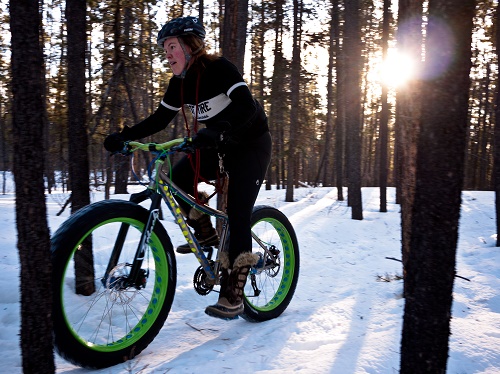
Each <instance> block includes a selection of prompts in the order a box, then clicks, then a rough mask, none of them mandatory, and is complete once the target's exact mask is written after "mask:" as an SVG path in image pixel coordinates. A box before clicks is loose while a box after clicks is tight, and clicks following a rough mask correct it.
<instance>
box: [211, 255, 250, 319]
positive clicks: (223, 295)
mask: <svg viewBox="0 0 500 374" xmlns="http://www.w3.org/2000/svg"><path fill="white" fill-rule="evenodd" d="M258 260H259V257H258V256H257V255H255V254H253V253H251V252H245V253H241V254H240V255H239V256H238V257H237V258H236V260H235V261H234V264H233V267H232V269H228V265H229V259H228V257H227V254H226V253H221V258H220V261H221V265H222V276H221V284H220V294H219V300H218V301H217V303H216V304H215V305H210V306H208V307H207V308H206V309H205V313H206V314H208V315H209V316H212V317H216V318H222V319H226V320H231V319H236V318H238V316H239V315H240V314H241V313H243V309H244V308H243V289H244V288H245V283H246V281H247V277H248V273H249V272H250V268H251V267H252V266H254V265H255V264H256V263H257V261H258Z"/></svg>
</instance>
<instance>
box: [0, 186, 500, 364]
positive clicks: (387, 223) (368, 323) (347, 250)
mask: <svg viewBox="0 0 500 374" xmlns="http://www.w3.org/2000/svg"><path fill="white" fill-rule="evenodd" d="M133 190H134V189H133V188H129V192H133ZM362 192H363V208H364V210H363V214H364V219H363V220H362V221H356V220H352V219H351V211H350V208H349V207H347V204H346V201H338V200H337V190H336V188H299V189H296V190H295V192H294V197H295V201H294V202H292V203H286V202H284V200H285V190H276V189H275V188H273V189H272V190H271V191H264V190H262V191H261V193H260V195H259V198H258V201H257V204H266V205H271V206H274V207H277V208H279V209H280V210H281V211H282V212H284V213H285V214H286V215H287V216H288V217H289V219H290V221H291V222H292V224H293V226H294V227H295V230H296V233H297V236H298V240H299V245H300V252H301V269H300V278H299V283H298V286H297V290H296V292H295V296H294V298H293V300H292V302H291V303H290V305H289V307H288V309H287V310H286V311H285V312H284V313H283V314H282V315H281V316H280V317H279V318H277V319H274V320H271V321H267V322H262V323H250V322H247V321H245V320H243V319H238V320H235V321H222V320H218V319H214V318H210V317H208V316H206V315H205V313H204V309H205V306H206V305H208V304H212V303H214V302H215V301H216V299H217V294H216V293H211V294H209V295H208V296H205V297H203V296H199V295H198V294H196V292H195V291H194V289H193V287H192V277H193V273H194V271H195V269H196V268H197V267H198V263H197V262H196V259H195V258H194V256H191V255H177V261H178V286H177V291H176V296H175V300H174V304H173V306H172V311H171V313H170V315H169V317H168V319H167V322H166V324H165V326H164V327H163V329H162V330H161V331H160V333H159V335H158V336H157V337H156V339H155V340H154V341H153V343H151V345H150V346H149V347H148V348H146V349H145V350H144V351H143V352H142V353H141V354H140V355H139V356H138V357H136V358H135V359H134V360H131V361H129V362H126V363H123V364H120V365H117V366H114V367H112V368H108V369H103V370H96V371H94V372H95V373H97V374H101V373H102V374H104V373H106V374H108V373H113V374H114V373H167V372H169V373H202V372H203V373H234V372H238V373H266V374H270V373H284V372H287V373H288V372H294V373H335V374H337V373H339V374H350V373H373V374H375V373H377V374H379V373H382V374H384V373H397V372H398V371H399V351H400V341H401V328H402V317H403V310H404V299H403V298H402V296H401V295H402V289H403V283H402V281H401V280H400V279H399V276H400V275H401V273H402V270H401V264H400V263H399V262H397V261H394V260H391V259H388V257H389V258H396V259H400V258H401V244H400V241H401V238H400V235H401V234H400V215H399V206H398V205H396V204H395V203H394V193H395V190H394V189H389V190H388V201H389V204H388V212H387V213H380V212H378V209H379V190H378V188H363V190H362ZM346 194H347V191H345V196H346ZM66 197H67V194H64V193H63V192H61V191H56V192H54V193H53V194H52V195H47V207H48V222H49V226H50V229H51V232H55V230H56V229H57V227H58V226H59V225H60V224H61V223H62V222H63V221H64V220H65V219H66V218H67V216H68V212H67V211H65V212H64V213H63V214H62V216H60V217H58V216H56V213H57V212H58V211H59V210H60V204H61V201H64V199H65V198H66ZM113 197H117V196H116V195H115V196H113ZM118 197H119V198H123V199H128V197H127V196H125V195H122V196H118ZM102 198H103V193H102V192H93V193H92V201H98V200H100V199H102ZM462 200H463V201H462V216H461V221H460V238H459V245H458V250H457V274H458V275H459V276H461V277H465V278H467V279H468V280H470V281H468V280H465V279H462V278H456V280H455V287H454V295H453V296H454V303H453V309H452V314H453V318H452V323H451V330H452V335H451V337H450V352H449V356H450V357H449V360H448V371H447V372H448V373H449V374H472V373H488V374H491V373H500V350H499V349H498V347H500V261H498V258H499V255H500V249H499V248H496V247H495V236H494V233H495V212H494V194H493V192H478V191H466V192H464V193H463V197H462ZM14 204H15V195H14V193H13V188H12V186H10V188H9V189H8V193H7V194H5V195H0V224H1V227H2V229H1V231H0V287H1V290H2V291H1V293H0V372H2V373H7V372H8V373H9V374H18V373H21V372H22V367H21V356H20V353H21V352H20V347H19V341H18V339H19V338H18V336H19V328H20V316H19V309H20V304H19V258H18V253H17V248H16V228H15V213H14V208H15V206H14ZM162 223H163V224H164V226H165V227H166V229H167V231H168V232H169V234H170V236H171V238H172V241H173V243H174V245H178V244H181V243H182V234H181V233H180V231H179V230H178V228H177V227H176V226H175V224H174V223H173V221H172V219H171V218H170V217H169V216H166V217H165V220H164V221H163V222H162ZM436 250H439V248H436ZM55 359H56V366H57V373H68V374H69V373H71V374H76V373H86V372H88V371H87V370H84V369H80V368H78V367H75V366H73V365H72V364H69V363H67V362H66V361H64V360H63V359H62V358H60V357H59V356H57V355H56V356H55Z"/></svg>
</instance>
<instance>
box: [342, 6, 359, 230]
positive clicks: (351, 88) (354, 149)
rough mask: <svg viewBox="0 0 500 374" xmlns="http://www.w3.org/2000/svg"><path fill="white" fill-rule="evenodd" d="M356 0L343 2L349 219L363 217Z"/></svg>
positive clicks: (357, 14)
mask: <svg viewBox="0 0 500 374" xmlns="http://www.w3.org/2000/svg"><path fill="white" fill-rule="evenodd" d="M359 13H360V5H359V0H349V1H346V2H345V24H344V50H345V54H344V56H345V65H344V66H345V82H346V86H345V90H344V92H345V107H346V112H345V118H346V120H345V125H346V129H347V131H348V141H347V152H348V154H349V164H348V167H349V171H348V173H349V177H348V181H349V185H348V195H347V198H348V201H349V205H350V206H351V209H352V210H351V216H352V219H357V220H362V219H363V206H362V199H361V86H360V84H361V30H360V23H359V17H360V14H359Z"/></svg>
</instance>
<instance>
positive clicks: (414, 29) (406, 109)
mask: <svg viewBox="0 0 500 374" xmlns="http://www.w3.org/2000/svg"><path fill="white" fill-rule="evenodd" d="M422 2H423V0H400V2H399V13H398V34H397V39H398V49H399V50H400V51H401V53H402V54H404V55H406V56H408V57H409V58H411V60H412V61H414V62H415V63H416V65H417V71H416V73H417V74H418V69H420V64H421V62H420V61H421V46H422V8H423V4H422ZM419 103H420V81H419V80H418V79H417V78H416V77H415V78H414V79H412V80H410V81H409V82H408V83H407V84H406V85H405V86H404V87H399V88H398V91H397V107H396V111H397V113H396V155H397V159H396V161H395V165H396V168H397V171H398V178H397V195H398V197H399V202H400V204H401V244H402V247H401V254H402V261H403V276H406V270H405V269H406V263H407V261H408V260H407V259H408V256H409V252H410V234H411V219H412V218H411V217H412V216H411V207H412V205H413V197H414V194H415V173H416V166H415V162H416V158H417V136H418V133H419V128H420V122H419V120H418V119H419V118H420V106H419V105H418V104H419Z"/></svg>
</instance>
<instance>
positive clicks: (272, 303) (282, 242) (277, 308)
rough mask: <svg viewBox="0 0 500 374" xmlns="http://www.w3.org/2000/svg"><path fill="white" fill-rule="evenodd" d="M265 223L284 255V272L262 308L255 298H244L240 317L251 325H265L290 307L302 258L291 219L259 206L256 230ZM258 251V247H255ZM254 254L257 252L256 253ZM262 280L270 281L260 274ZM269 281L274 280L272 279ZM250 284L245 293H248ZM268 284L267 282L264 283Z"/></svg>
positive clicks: (254, 218)
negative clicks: (273, 231)
mask: <svg viewBox="0 0 500 374" xmlns="http://www.w3.org/2000/svg"><path fill="white" fill-rule="evenodd" d="M259 223H265V224H268V225H269V226H270V227H271V226H272V230H275V231H276V237H275V239H276V240H277V242H279V243H277V244H278V245H279V249H280V251H281V253H280V256H281V266H282V269H281V271H282V272H283V274H282V277H281V279H280V282H279V285H278V286H277V287H276V288H275V289H273V290H272V291H271V293H274V294H273V296H272V297H270V298H268V300H267V301H265V304H263V305H256V302H254V298H253V297H248V296H247V295H245V298H244V312H243V314H242V315H241V317H243V318H244V319H245V320H247V321H250V322H263V321H268V320H270V319H273V318H277V317H279V316H280V315H281V314H282V313H283V312H284V311H285V309H286V308H287V307H288V305H289V304H290V301H291V300H292V298H293V295H294V292H295V288H296V287H297V282H298V279H299V268H300V254H299V245H298V241H297V236H296V234H295V230H294V229H293V226H292V224H291V223H290V221H289V220H288V218H287V217H286V216H285V215H284V214H283V213H282V212H280V211H279V210H278V209H276V208H273V207H270V206H266V205H259V206H255V207H254V209H253V213H252V218H251V225H252V228H255V227H256V225H257V224H259ZM254 247H255V244H254ZM254 252H255V250H254ZM259 276H260V277H269V276H268V275H267V274H266V273H264V272H263V273H261V274H260V275H259ZM268 280H271V279H270V278H269V279H268ZM249 283H250V278H249V279H248V281H247V286H246V288H245V289H246V290H248V289H249V288H248V284H249ZM262 284H264V287H265V284H266V280H265V279H264V280H263V281H262Z"/></svg>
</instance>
